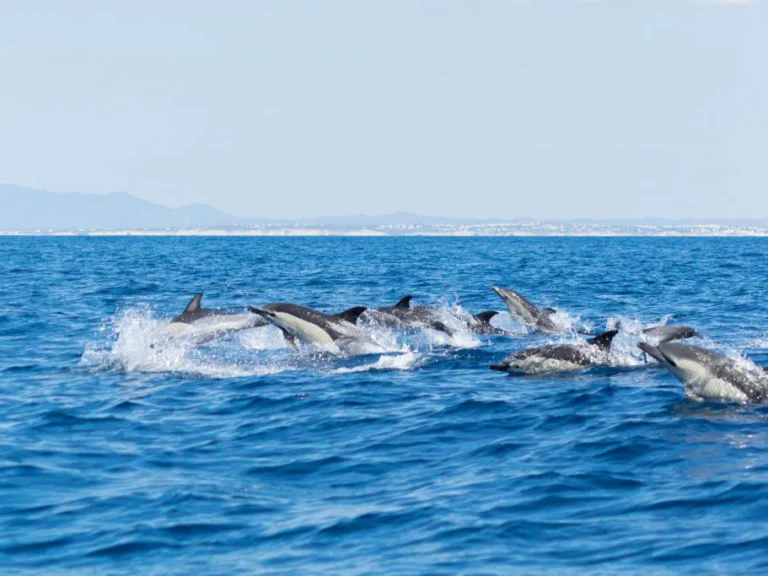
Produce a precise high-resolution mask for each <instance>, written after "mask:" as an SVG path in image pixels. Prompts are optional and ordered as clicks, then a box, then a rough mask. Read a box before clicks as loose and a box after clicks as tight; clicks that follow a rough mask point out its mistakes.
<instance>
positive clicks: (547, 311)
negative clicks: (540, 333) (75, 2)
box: [539, 308, 557, 316]
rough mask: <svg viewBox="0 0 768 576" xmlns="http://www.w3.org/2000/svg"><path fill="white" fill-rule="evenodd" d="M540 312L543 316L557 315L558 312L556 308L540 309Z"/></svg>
mask: <svg viewBox="0 0 768 576" xmlns="http://www.w3.org/2000/svg"><path fill="white" fill-rule="evenodd" d="M539 312H541V313H542V314H545V315H546V316H551V315H552V314H557V310H555V309H554V308H540V309H539Z"/></svg>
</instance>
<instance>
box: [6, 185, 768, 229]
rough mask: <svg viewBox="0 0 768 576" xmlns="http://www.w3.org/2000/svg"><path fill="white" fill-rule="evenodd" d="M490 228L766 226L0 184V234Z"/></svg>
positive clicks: (758, 221)
mask: <svg viewBox="0 0 768 576" xmlns="http://www.w3.org/2000/svg"><path fill="white" fill-rule="evenodd" d="M493 224H506V225H517V226H518V227H520V228H521V230H523V229H524V231H527V232H531V231H533V233H545V234H546V233H551V232H552V230H553V229H557V230H559V231H561V232H563V233H571V232H574V231H579V232H583V231H584V230H596V229H606V230H607V229H609V228H612V229H614V231H615V230H618V231H629V232H633V233H634V232H640V233H642V229H644V228H654V229H657V230H658V231H663V229H665V228H668V227H677V228H691V227H695V226H701V225H705V224H706V225H709V224H711V225H716V226H731V227H739V228H751V227H768V220H766V219H764V218H762V219H754V220H750V219H723V220H718V219H708V220H706V219H686V220H666V219H664V218H637V219H606V220H591V219H573V220H538V221H537V220H532V219H530V218H517V219H503V218H495V219H490V218H450V217H442V216H424V215H423V214H413V213H411V212H394V213H392V214H382V215H365V214H356V215H349V216H325V217H318V218H296V219H268V218H238V217H236V216H232V215H231V214H227V213H225V212H221V211H219V210H216V209H215V208H212V207H211V206H208V205H207V204H191V205H189V206H185V207H183V208H168V207H166V206H161V205H159V204H155V203H153V202H149V201H147V200H142V199H141V198H137V197H136V196H132V195H130V194H125V193H122V192H115V193H113V194H104V195H97V194H77V193H68V194H57V193H53V192H47V191H45V190H34V189H31V188H22V187H19V186H14V185H11V184H0V231H22V232H36V231H40V232H43V233H45V232H48V231H51V230H54V231H58V230H75V231H76V230H94V231H96V230H98V231H108V230H166V229H172V230H178V229H211V228H218V229H229V228H237V229H248V228H253V227H256V228H262V229H271V230H279V229H290V228H297V227H298V228H301V227H306V228H323V229H326V230H329V231H333V230H359V229H370V228H385V229H388V230H393V229H394V231H393V233H395V234H408V233H409V230H411V229H412V227H414V226H418V227H419V228H420V229H421V228H430V229H432V230H434V229H438V228H440V229H442V231H445V230H446V229H448V228H451V227H460V226H467V225H473V226H484V225H485V226H488V225H493ZM537 231H538V232H537Z"/></svg>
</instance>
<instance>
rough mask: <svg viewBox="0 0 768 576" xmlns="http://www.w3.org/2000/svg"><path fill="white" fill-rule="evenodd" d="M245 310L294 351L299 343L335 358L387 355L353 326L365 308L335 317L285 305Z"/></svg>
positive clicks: (268, 305) (281, 303)
mask: <svg viewBox="0 0 768 576" xmlns="http://www.w3.org/2000/svg"><path fill="white" fill-rule="evenodd" d="M248 309H249V310H250V311H251V312H253V313H254V314H257V315H259V316H260V317H261V318H263V319H264V320H266V321H267V322H269V323H270V324H273V325H275V326H277V327H278V328H279V329H280V330H281V331H282V333H283V336H284V337H285V339H286V342H288V344H289V345H290V346H291V347H292V348H293V349H294V350H295V349H296V348H297V342H299V341H300V342H306V343H310V344H313V345H315V346H317V347H318V348H320V349H321V350H323V351H325V352H328V353H330V354H333V355H335V356H355V355H358V354H381V353H383V352H386V350H385V349H384V348H383V347H382V346H381V345H379V344H378V343H377V342H376V341H374V340H373V339H372V338H371V337H369V336H367V335H366V334H364V333H363V332H361V331H360V329H359V328H358V327H357V326H355V322H357V319H358V318H359V316H360V314H362V313H363V312H365V310H366V308H365V307H364V306H357V307H355V308H350V309H349V310H346V311H345V312H342V313H340V314H335V315H330V314H324V313H323V312H319V311H317V310H313V309H312V308H307V307H306V306H299V305H298V304H290V303H287V302H275V303H272V304H267V305H265V306H261V307H249V308H248Z"/></svg>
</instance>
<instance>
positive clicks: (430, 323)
mask: <svg viewBox="0 0 768 576" xmlns="http://www.w3.org/2000/svg"><path fill="white" fill-rule="evenodd" d="M411 300H413V296H404V297H403V298H401V299H400V301H399V302H398V303H397V304H395V305H394V306H385V307H382V308H373V309H371V310H368V315H369V316H370V317H371V318H373V319H374V320H376V321H378V322H381V323H382V324H384V325H386V326H389V327H391V328H398V329H402V328H431V329H433V330H437V331H439V332H445V333H446V334H448V335H449V336H452V335H453V334H454V330H452V329H451V328H450V327H448V326H447V325H446V324H445V322H444V320H445V312H444V311H442V310H438V309H437V308H431V307H429V306H411ZM497 314H498V312H496V311H495V310H487V311H485V312H481V313H480V314H475V315H474V316H472V317H471V318H469V319H467V318H464V317H460V316H456V318H457V319H458V320H460V321H462V322H463V323H464V324H465V326H466V327H467V329H468V330H470V331H472V332H475V333H477V334H506V332H505V331H504V330H501V329H500V328H496V327H495V326H491V324H490V321H491V319H492V318H493V317H494V316H496V315H497Z"/></svg>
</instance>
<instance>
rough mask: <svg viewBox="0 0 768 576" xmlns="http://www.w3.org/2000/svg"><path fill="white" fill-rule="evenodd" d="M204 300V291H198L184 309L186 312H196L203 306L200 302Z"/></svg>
mask: <svg viewBox="0 0 768 576" xmlns="http://www.w3.org/2000/svg"><path fill="white" fill-rule="evenodd" d="M202 301H203V293H202V292H198V293H197V294H195V295H194V297H193V298H192V300H190V301H189V304H187V307H186V308H185V309H184V314H194V313H195V312H198V311H199V310H200V308H201V306H200V303H201V302H202Z"/></svg>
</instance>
